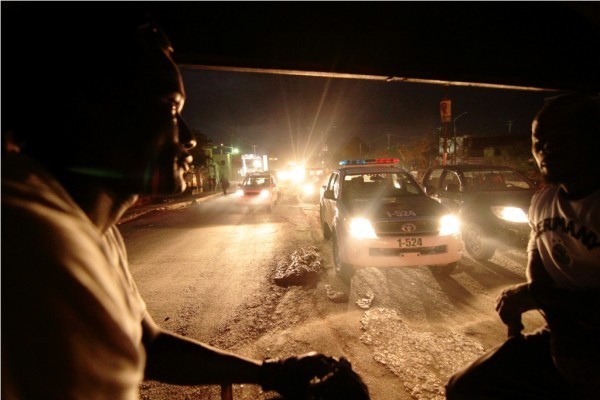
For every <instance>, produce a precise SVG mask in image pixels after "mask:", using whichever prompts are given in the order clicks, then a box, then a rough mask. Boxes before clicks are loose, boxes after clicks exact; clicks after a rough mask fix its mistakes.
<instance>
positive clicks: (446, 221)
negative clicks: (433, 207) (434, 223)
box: [440, 215, 460, 236]
mask: <svg viewBox="0 0 600 400" xmlns="http://www.w3.org/2000/svg"><path fill="white" fill-rule="evenodd" d="M459 230H460V221H459V220H458V218H456V217H455V216H454V215H444V216H443V217H442V218H440V235H441V236H446V235H454V234H455V233H458V232H459Z"/></svg>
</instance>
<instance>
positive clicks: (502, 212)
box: [491, 206, 529, 222]
mask: <svg viewBox="0 0 600 400" xmlns="http://www.w3.org/2000/svg"><path fill="white" fill-rule="evenodd" d="M491 209H492V212H493V213H494V214H495V215H496V217H498V218H500V219H503V220H505V221H509V222H528V221H529V220H528V219H527V213H525V211H523V209H521V208H519V207H502V206H495V207H491Z"/></svg>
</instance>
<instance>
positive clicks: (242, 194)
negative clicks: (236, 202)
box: [235, 189, 244, 197]
mask: <svg viewBox="0 0 600 400" xmlns="http://www.w3.org/2000/svg"><path fill="white" fill-rule="evenodd" d="M235 197H244V191H243V190H242V189H238V190H236V191H235Z"/></svg>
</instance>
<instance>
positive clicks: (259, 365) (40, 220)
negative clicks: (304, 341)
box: [2, 3, 368, 400]
mask: <svg viewBox="0 0 600 400" xmlns="http://www.w3.org/2000/svg"><path fill="white" fill-rule="evenodd" d="M113 4H114V3H113ZM65 7H66V8H68V9H67V10H65V9H61V7H57V5H56V4H54V3H51V4H49V5H47V6H45V5H44V4H43V3H33V4H32V3H21V4H18V3H12V4H3V5H2V23H3V27H2V29H3V33H5V34H6V37H5V38H4V39H6V40H4V39H3V43H2V59H3V61H2V74H3V83H2V99H3V100H2V131H3V134H4V133H5V132H6V133H7V135H6V137H7V138H9V137H10V138H11V143H13V144H14V143H18V144H19V148H18V151H15V150H11V151H5V152H4V154H3V157H2V291H3V293H2V398H3V399H5V400H9V399H110V400H119V399H137V398H139V384H140V382H141V381H142V380H143V379H153V380H158V381H161V382H165V383H171V384H182V385H204V384H229V383H249V384H259V385H262V387H263V389H264V390H275V391H278V392H279V393H281V394H283V395H285V396H296V395H297V396H301V395H303V394H305V393H310V390H311V385H313V383H310V382H311V380H312V382H316V383H315V384H321V385H323V384H324V383H325V382H326V381H327V376H328V374H331V373H332V372H333V371H335V370H336V369H337V368H338V367H339V363H340V361H341V360H337V359H335V358H333V357H328V356H325V355H323V354H317V353H310V354H306V355H303V356H300V357H291V358H287V359H283V360H267V361H264V362H263V361H260V360H253V359H249V358H246V357H242V356H239V355H236V354H232V353H229V352H226V351H222V350H219V349H216V348H214V347H211V346H209V345H207V344H203V343H200V342H198V341H196V340H193V339H190V338H186V337H183V336H180V335H177V334H175V333H172V332H169V331H166V330H164V329H162V328H161V327H159V326H158V325H157V324H156V323H154V321H153V320H152V317H151V316H150V315H149V314H148V311H147V309H146V305H145V303H144V300H143V299H142V298H141V296H140V293H139V292H138V290H137V288H136V285H135V282H134V281H133V279H132V276H131V274H130V272H129V268H128V264H127V257H126V252H125V246H124V242H123V239H122V237H121V235H120V233H119V231H118V229H117V227H116V222H117V221H118V220H119V218H120V217H121V216H122V215H123V213H124V212H125V211H126V210H127V209H128V207H130V206H131V205H132V204H133V203H134V202H135V201H136V199H137V196H138V195H139V194H148V195H159V194H160V195H171V194H178V193H182V192H183V191H184V189H185V181H184V179H183V174H184V172H185V171H187V169H188V166H189V164H190V162H191V156H190V154H189V150H190V149H191V148H193V147H194V146H195V144H196V142H195V139H194V137H193V135H192V133H191V131H190V129H188V127H187V126H186V125H185V123H184V122H183V121H182V119H181V115H180V113H181V110H182V108H183V105H184V101H185V91H184V87H183V84H182V79H181V76H180V72H179V70H178V68H177V66H176V65H175V63H174V62H173V59H172V56H171V55H172V51H173V50H172V48H171V44H170V42H169V40H168V39H167V38H166V36H165V35H164V34H163V33H162V32H161V30H160V29H158V28H157V27H155V26H154V25H153V24H152V23H150V22H149V21H148V19H146V18H139V17H138V15H139V13H138V12H137V10H136V9H134V7H132V6H131V5H127V6H114V5H109V4H107V3H102V4H100V3H98V4H95V5H91V4H85V5H81V6H78V5H76V4H75V5H73V4H72V3H71V4H70V5H69V4H68V3H65V4H63V5H62V8H65ZM3 136H4V135H3ZM12 138H15V139H12ZM4 148H7V147H6V146H4ZM11 149H12V147H11ZM342 360H343V359H342ZM347 370H348V368H346V371H347ZM352 376H353V377H354V378H355V379H356V382H359V383H360V385H359V386H360V387H361V388H363V389H364V390H363V392H362V393H364V395H365V396H367V397H364V396H363V397H362V398H368V394H367V390H366V387H365V386H364V384H362V381H361V380H360V378H359V377H358V376H357V375H356V374H354V375H352Z"/></svg>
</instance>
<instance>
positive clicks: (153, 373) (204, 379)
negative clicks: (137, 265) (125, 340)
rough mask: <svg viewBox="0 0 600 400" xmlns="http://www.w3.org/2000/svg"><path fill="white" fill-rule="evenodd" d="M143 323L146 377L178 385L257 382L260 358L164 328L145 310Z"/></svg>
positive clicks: (260, 363)
mask: <svg viewBox="0 0 600 400" xmlns="http://www.w3.org/2000/svg"><path fill="white" fill-rule="evenodd" d="M142 326H143V339H142V340H143V343H144V347H145V348H146V355H147V360H146V371H145V379H151V380H157V381H161V382H165V383H171V384H178V385H217V384H228V383H255V384H259V383H260V378H259V374H260V368H261V365H262V362H260V361H257V360H252V359H249V358H244V357H242V356H239V355H235V354H233V353H229V352H226V351H223V350H219V349H217V348H214V347H212V346H209V345H207V344H204V343H201V342H199V341H196V340H193V339H190V338H186V337H183V336H180V335H177V334H175V333H172V332H168V331H165V330H164V329H162V328H161V327H159V326H158V325H156V323H155V322H154V321H153V319H152V317H151V316H150V315H149V314H148V313H146V315H145V318H144V320H143V321H142Z"/></svg>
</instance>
